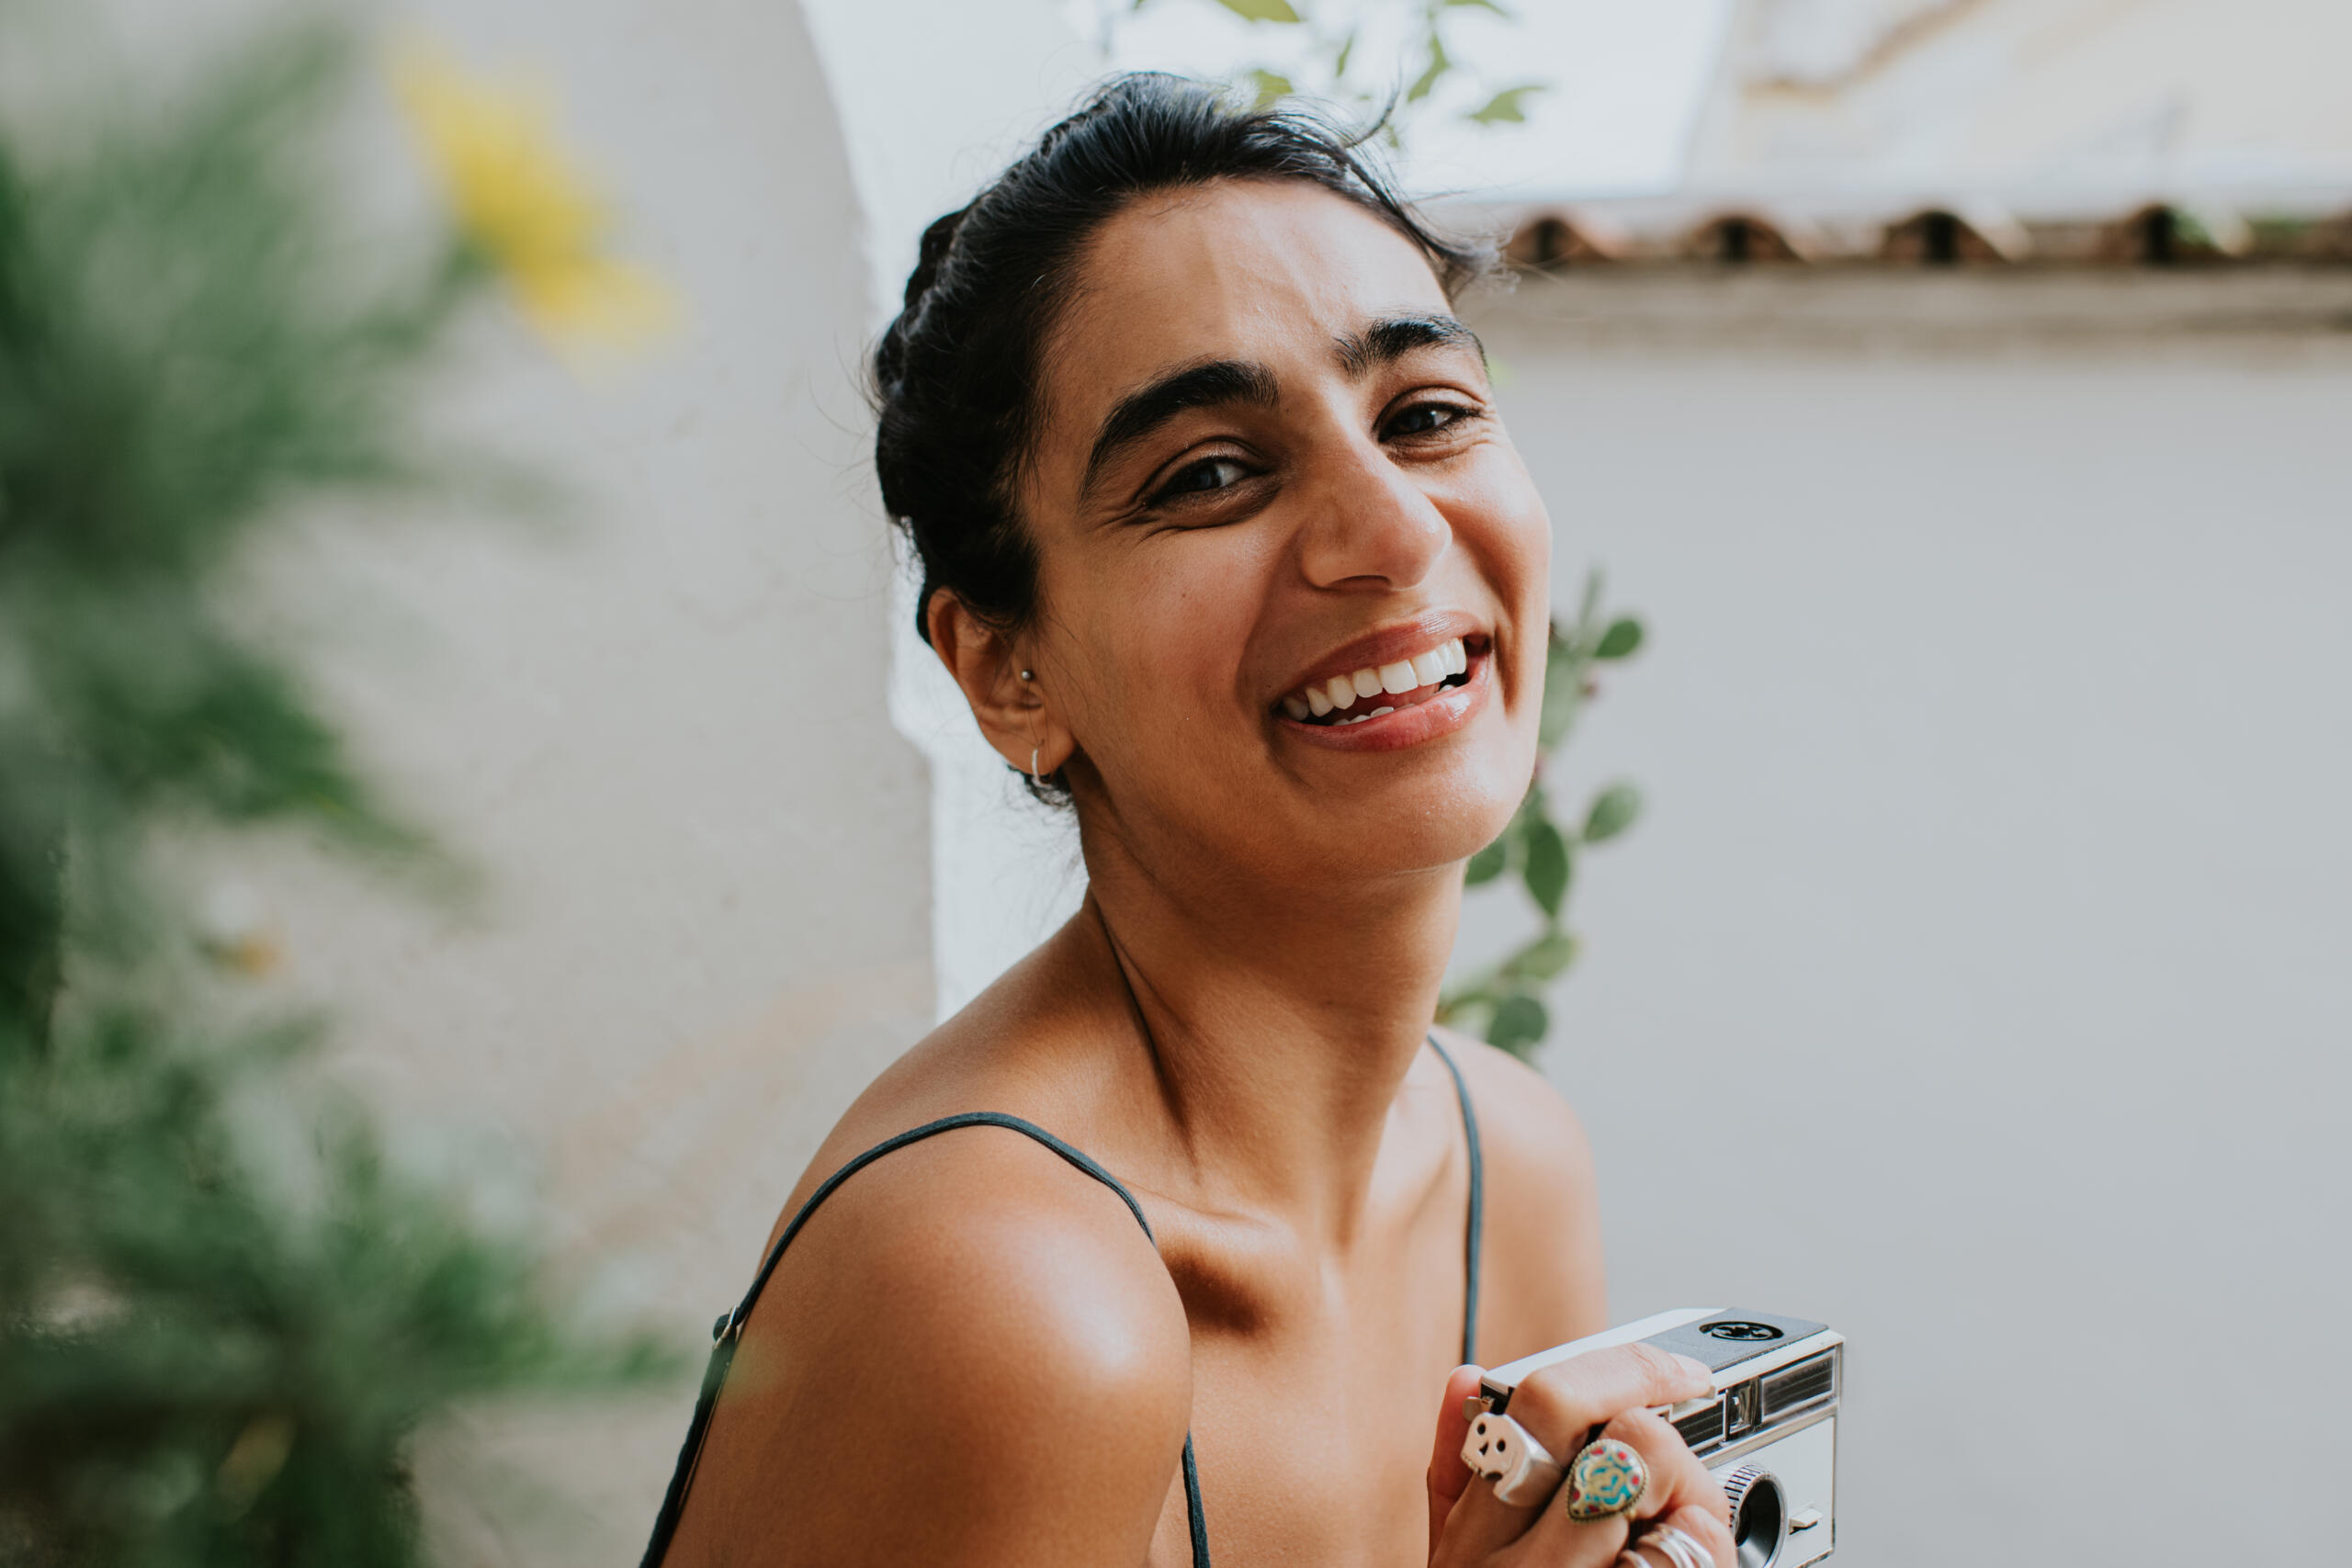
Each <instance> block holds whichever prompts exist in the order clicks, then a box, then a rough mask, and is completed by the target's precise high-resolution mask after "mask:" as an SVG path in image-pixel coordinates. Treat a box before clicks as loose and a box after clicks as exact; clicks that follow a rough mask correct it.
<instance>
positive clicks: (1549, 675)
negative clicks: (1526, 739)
mask: <svg viewBox="0 0 2352 1568" xmlns="http://www.w3.org/2000/svg"><path fill="white" fill-rule="evenodd" d="M1583 704H1584V660H1581V659H1578V658H1577V654H1576V648H1575V645H1574V644H1573V643H1571V642H1570V641H1569V640H1568V638H1567V637H1566V636H1565V635H1564V634H1563V633H1562V632H1561V630H1560V628H1559V627H1558V626H1553V628H1552V643H1551V647H1550V649H1548V650H1547V651H1546V652H1545V654H1544V705H1543V706H1542V708H1540V709H1539V710H1538V712H1537V716H1536V721H1535V743H1536V744H1537V745H1538V746H1540V747H1542V748H1543V749H1544V750H1546V751H1549V750H1552V748H1554V747H1555V746H1557V745H1558V744H1559V743H1560V742H1561V741H1563V740H1566V739H1567V738H1568V730H1569V729H1570V728H1571V727H1573V726H1574V725H1575V723H1576V721H1577V708H1578V707H1580V706H1582V705H1583Z"/></svg>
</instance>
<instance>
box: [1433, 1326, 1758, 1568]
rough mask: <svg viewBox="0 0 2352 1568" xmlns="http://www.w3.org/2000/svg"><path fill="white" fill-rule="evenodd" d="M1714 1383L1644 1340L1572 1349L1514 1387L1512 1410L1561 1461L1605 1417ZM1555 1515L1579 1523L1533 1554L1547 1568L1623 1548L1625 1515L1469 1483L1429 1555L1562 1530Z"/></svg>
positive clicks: (1460, 1554) (1597, 1558)
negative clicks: (1521, 1501)
mask: <svg viewBox="0 0 2352 1568" xmlns="http://www.w3.org/2000/svg"><path fill="white" fill-rule="evenodd" d="M1713 1390H1714V1383H1713V1379H1712V1378H1711V1377H1710V1376H1709V1374H1708V1372H1707V1369H1706V1368H1705V1367H1704V1366H1702V1365H1701V1364H1700V1363H1699V1362H1697V1361H1694V1360H1691V1359H1689V1358H1688V1357H1683V1356H1672V1355H1668V1354H1667V1353H1666V1352H1665V1351H1662V1350H1659V1349H1657V1348H1654V1347H1651V1346H1648V1345H1638V1344H1637V1345H1621V1346H1618V1347H1616V1348H1612V1349H1608V1350H1595V1351H1593V1352H1591V1353H1590V1354H1589V1355H1583V1356H1574V1357H1571V1358H1569V1359H1567V1360H1565V1361H1561V1362H1558V1363H1557V1364H1555V1365H1553V1366H1549V1367H1545V1368H1544V1370H1543V1371H1539V1372H1536V1373H1534V1374H1532V1376H1530V1377H1529V1378H1528V1379H1527V1380H1526V1381H1525V1382H1521V1384H1520V1385H1519V1387H1518V1388H1517V1389H1516V1390H1514V1391H1513V1392H1512V1393H1511V1398H1510V1415H1511V1418H1512V1419H1513V1420H1515V1421H1517V1422H1518V1423H1519V1424H1520V1425H1521V1426H1522V1427H1526V1428H1527V1429H1528V1431H1529V1432H1530V1433H1532V1435H1533V1436H1534V1438H1535V1439H1536V1440H1537V1441H1538V1442H1540V1443H1542V1444H1543V1445H1544V1448H1545V1449H1547V1450H1550V1451H1551V1454H1552V1457H1553V1458H1554V1459H1555V1460H1556V1461H1558V1462H1559V1463H1561V1464H1563V1465H1566V1464H1568V1463H1570V1462H1572V1461H1574V1460H1575V1458H1576V1456H1577V1452H1578V1451H1579V1450H1582V1449H1583V1447H1584V1446H1585V1443H1586V1441H1587V1440H1588V1439H1589V1437H1590V1435H1591V1433H1592V1430H1593V1428H1594V1427H1598V1426H1600V1424H1602V1423H1603V1422H1606V1421H1608V1420H1611V1418H1613V1417H1615V1416H1619V1415H1621V1414H1623V1412H1625V1411H1628V1410H1635V1411H1637V1410H1640V1409H1641V1408H1643V1407H1644V1406H1645V1405H1652V1404H1673V1403H1675V1402H1676V1401H1677V1400H1681V1399H1692V1398H1696V1397H1697V1396H1699V1395H1700V1394H1702V1393H1713ZM1668 1431H1669V1433H1671V1428H1668ZM1676 1440H1677V1441H1678V1442H1679V1441H1680V1439H1679V1438H1676ZM1457 1451H1458V1450H1457ZM1457 1462H1459V1461H1458V1460H1457ZM1702 1473H1703V1472H1702ZM1546 1509H1548V1510H1549V1511H1548V1512H1546V1511H1545V1510H1546ZM1554 1515H1557V1516H1559V1517H1558V1521H1557V1522H1558V1524H1559V1525H1561V1526H1566V1525H1576V1527H1577V1528H1576V1530H1575V1531H1574V1532H1573V1535H1572V1539H1563V1540H1561V1541H1559V1542H1558V1548H1557V1551H1555V1552H1554V1553H1552V1554H1542V1553H1539V1554H1537V1555H1536V1556H1535V1557H1534V1558H1533V1561H1535V1562H1542V1563H1544V1564H1545V1568H1555V1564H1556V1565H1557V1568H1584V1565H1585V1564H1587V1563H1597V1564H1606V1563H1608V1562H1610V1561H1611V1559H1613V1558H1614V1557H1615V1556H1616V1555H1617V1553H1618V1552H1619V1551H1622V1550H1623V1547H1624V1542H1625V1529H1626V1526H1625V1522H1624V1521H1623V1519H1611V1520H1602V1521H1599V1522H1597V1523H1593V1524H1578V1523H1577V1521H1575V1520H1571V1519H1569V1518H1567V1517H1566V1515H1565V1513H1564V1512H1563V1511H1562V1510H1561V1508H1560V1506H1559V1505H1558V1504H1557V1503H1556V1502H1553V1501H1551V1500H1549V1499H1546V1500H1544V1502H1541V1503H1532V1504H1527V1505H1521V1506H1514V1505H1512V1504H1509V1503H1505V1502H1504V1501H1502V1500H1501V1499H1500V1498H1498V1497H1497V1496H1496V1495H1495V1489H1494V1488H1493V1487H1492V1486H1489V1485H1487V1484H1486V1483H1468V1484H1467V1485H1466V1488H1465V1489H1464V1491H1463V1492H1462V1493H1461V1494H1460V1497H1459V1501H1457V1502H1456V1503H1455V1504H1454V1505H1453V1509H1452V1511H1451V1513H1450V1514H1449V1515H1448V1517H1447V1518H1446V1521H1445V1525H1444V1530H1443V1534H1442V1539H1441V1542H1440V1544H1441V1545H1442V1547H1443V1549H1444V1550H1443V1551H1442V1553H1436V1554H1433V1558H1432V1560H1433V1561H1442V1562H1446V1563H1455V1562H1480V1561H1482V1560H1483V1559H1484V1558H1485V1557H1486V1556H1487V1554H1489V1553H1491V1552H1494V1551H1499V1550H1501V1549H1502V1548H1503V1547H1504V1546H1507V1545H1509V1544H1510V1542H1511V1541H1513V1540H1518V1539H1519V1538H1520V1537H1521V1535H1525V1534H1528V1533H1530V1531H1531V1530H1532V1529H1541V1530H1544V1531H1546V1532H1547V1533H1549V1534H1554V1535H1560V1534H1562V1532H1561V1531H1559V1530H1557V1529H1554V1528H1553V1525H1552V1522H1551V1521H1552V1517H1553V1516H1554ZM1562 1553H1565V1555H1563V1554H1562Z"/></svg>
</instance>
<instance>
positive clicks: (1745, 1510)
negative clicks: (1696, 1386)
mask: <svg viewBox="0 0 2352 1568" xmlns="http://www.w3.org/2000/svg"><path fill="white" fill-rule="evenodd" d="M1636 1342H1641V1343H1645V1344H1650V1345H1655V1346H1657V1348H1659V1349H1661V1350H1667V1351H1670V1352H1672V1353H1673V1354H1675V1355H1679V1356H1688V1357H1690V1358H1691V1359H1693V1360H1696V1361H1701V1362H1703V1363H1705V1365H1706V1367H1707V1370H1708V1371H1711V1372H1713V1374H1714V1382H1715V1392H1714V1393H1713V1394H1711V1395H1708V1396H1707V1397H1704V1398H1701V1399H1686V1400H1684V1401H1683V1402H1682V1403H1681V1404H1677V1405H1674V1406H1672V1407H1670V1408H1662V1409H1660V1410H1659V1411H1658V1414H1659V1415H1661V1416H1665V1417H1666V1418H1667V1419H1668V1421H1671V1422H1673V1423H1674V1427H1675V1429H1676V1430H1677V1431H1679V1432H1680V1433H1681V1434H1682V1440H1683V1441H1684V1442H1685V1443H1687V1444H1689V1445H1690V1447H1691V1452H1692V1453H1694V1454H1696V1455H1697V1456H1698V1457H1699V1462H1700V1463H1702V1464H1703V1465H1705V1466H1706V1467H1707V1469H1708V1470H1709V1471H1710V1472H1712V1473H1713V1475H1714V1477H1715V1478H1716V1479H1717V1480H1718V1481H1720V1482H1722V1483H1724V1495H1725V1496H1726V1497H1727V1498H1728V1499H1729V1500H1730V1503H1731V1508H1732V1538H1733V1540H1735V1541H1736V1542H1737V1544H1738V1547H1739V1568H1805V1564H1807V1563H1813V1562H1820V1561H1821V1560H1822V1559H1823V1558H1826V1557H1827V1556H1828V1555H1829V1553H1830V1552H1831V1551H1833V1550H1835V1548H1836V1546H1837V1543H1838V1517H1837V1500H1838V1401H1839V1399H1840V1398H1841V1397H1842V1396H1843V1394H1844V1393H1845V1391H1846V1350H1845V1345H1846V1340H1845V1337H1844V1336H1843V1335H1840V1334H1838V1333H1837V1332H1836V1331H1835V1330H1833V1329H1831V1328H1829V1327H1827V1326H1826V1325H1823V1324H1818V1323H1814V1322H1810V1321H1808V1320H1806V1319H1804V1318H1801V1317H1782V1316H1780V1315H1779V1314H1773V1313H1762V1312H1746V1311H1738V1312H1734V1311H1729V1310H1726V1309H1724V1308H1722V1307H1678V1308H1676V1309H1675V1310H1674V1311H1672V1312H1662V1313H1659V1314H1657V1315H1656V1316H1654V1317H1645V1318H1643V1319H1642V1320H1641V1321H1640V1322H1638V1323H1628V1324H1625V1325H1622V1326H1620V1327H1617V1328H1612V1329H1610V1330H1609V1331H1608V1332H1606V1333H1603V1334H1595V1335H1592V1336H1590V1337H1588V1338H1584V1339H1578V1340H1575V1341H1572V1342H1571V1343H1569V1344H1566V1345H1557V1346H1555V1347H1553V1348H1551V1349H1549V1350H1541V1351H1538V1352H1537V1353H1536V1354H1534V1355H1532V1356H1527V1357H1523V1358H1521V1359H1519V1360H1516V1361H1513V1362H1511V1363H1510V1365H1508V1366H1502V1367H1497V1368H1495V1369H1494V1370H1493V1371H1489V1372H1487V1373H1486V1374H1485V1376H1484V1377H1483V1378H1482V1379H1481V1380H1480V1383H1479V1394H1480V1402H1481V1403H1483V1404H1485V1405H1486V1406H1487V1410H1488V1411H1489V1412H1490V1413H1492V1414H1494V1415H1497V1416H1500V1415H1505V1414H1508V1412H1509V1409H1510V1396H1511V1393H1512V1392H1513V1391H1514V1390H1516V1389H1517V1388H1518V1387H1519V1385H1520V1382H1521V1381H1522V1380H1523V1379H1525V1378H1527V1377H1528V1376H1529V1375H1531V1374H1532V1373H1533V1372H1535V1371H1539V1370H1541V1369H1542V1368H1544V1367H1548V1366H1551V1365H1553V1364H1554V1363H1555V1362H1558V1361H1565V1360H1566V1359H1569V1358H1570V1357H1572V1356H1581V1355H1583V1354H1585V1353H1586V1352H1588V1351H1591V1350H1605V1349H1608V1348H1611V1346H1616V1345H1631V1344H1634V1343H1636ZM1562 1462H1566V1456H1563V1460H1562Z"/></svg>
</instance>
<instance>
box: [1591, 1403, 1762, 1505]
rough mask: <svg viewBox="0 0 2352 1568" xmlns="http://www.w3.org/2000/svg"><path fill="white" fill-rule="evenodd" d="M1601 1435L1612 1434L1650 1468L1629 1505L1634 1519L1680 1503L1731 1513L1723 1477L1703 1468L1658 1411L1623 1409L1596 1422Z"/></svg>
mask: <svg viewBox="0 0 2352 1568" xmlns="http://www.w3.org/2000/svg"><path fill="white" fill-rule="evenodd" d="M1601 1436H1603V1437H1606V1438H1616V1439H1617V1440H1618V1441H1619V1442H1621V1443H1623V1444H1625V1445H1626V1446H1627V1447H1629V1448H1631V1449H1632V1450H1634V1452H1635V1453H1637V1454H1640V1455H1641V1456H1642V1463H1643V1465H1644V1467H1645V1468H1646V1469H1647V1470H1648V1472H1649V1477H1650V1478H1649V1484H1648V1485H1646V1486H1645V1487H1644V1488H1643V1489H1642V1495H1641V1497H1640V1499H1639V1500H1638V1501H1637V1502H1635V1503H1634V1506H1633V1509H1632V1513H1633V1517H1634V1518H1635V1519H1637V1520H1638V1519H1654V1518H1657V1517H1659V1516H1660V1515H1662V1514H1668V1513H1673V1512H1675V1511H1676V1510H1678V1509H1681V1508H1685V1507H1697V1508H1700V1509H1702V1510H1703V1511H1705V1512H1709V1513H1712V1514H1713V1516H1714V1517H1716V1518H1718V1519H1728V1518H1730V1517H1731V1507H1730V1505H1729V1504H1728V1503H1726V1502H1725V1501H1724V1489H1723V1483H1720V1482H1718V1481H1717V1480H1716V1479H1715V1478H1714V1477H1713V1475H1711V1474H1709V1473H1708V1472H1707V1467H1706V1466H1705V1465H1703V1464H1701V1463H1700V1462H1699V1459H1698V1456H1697V1455H1696V1454H1693V1453H1692V1452H1691V1446H1690V1445H1689V1444H1688V1443H1685V1442H1684V1441H1683V1440H1682V1434H1681V1433H1679V1432H1678V1431H1676V1430H1675V1429H1674V1428H1673V1427H1670V1426H1668V1424H1667V1422H1666V1420H1665V1418H1664V1417H1663V1416H1654V1415H1652V1414H1651V1413H1650V1412H1648V1411H1647V1410H1628V1411H1627V1412H1625V1413H1624V1414H1623V1415H1622V1416H1616V1417H1614V1418H1612V1419H1611V1421H1610V1423H1609V1425H1608V1426H1607V1427H1603V1428H1601Z"/></svg>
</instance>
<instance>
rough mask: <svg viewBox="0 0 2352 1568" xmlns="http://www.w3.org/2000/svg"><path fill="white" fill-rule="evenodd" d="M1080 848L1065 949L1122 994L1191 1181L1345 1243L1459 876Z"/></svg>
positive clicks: (1425, 1019)
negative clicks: (1153, 863) (1256, 868)
mask: <svg viewBox="0 0 2352 1568" xmlns="http://www.w3.org/2000/svg"><path fill="white" fill-rule="evenodd" d="M1122 849H1123V847H1122V846H1118V845H1115V844H1097V843H1089V844H1088V846H1087V854H1086V863H1087V871H1088V875H1089V881H1090V886H1089V889H1088V893H1087V897H1086V904H1085V907H1084V908H1083V909H1082V910H1081V911H1080V915H1079V918H1078V919H1076V920H1074V921H1073V922H1072V923H1071V928H1070V930H1069V933H1068V934H1069V937H1070V938H1072V939H1073V940H1075V941H1076V942H1080V943H1081V944H1083V945H1084V946H1085V947H1086V948H1088V949H1090V950H1091V952H1090V953H1088V957H1089V959H1090V964H1089V966H1090V968H1091V969H1094V970H1095V972H1096V974H1097V976H1098V978H1099V980H1100V981H1101V983H1102V984H1103V987H1104V988H1105V990H1106V991H1110V992H1113V993H1114V994H1116V993H1119V992H1124V993H1125V1001H1126V1005H1127V1010H1128V1013H1129V1016H1130V1019H1131V1021H1132V1023H1133V1026H1134V1036H1135V1042H1136V1045H1137V1046H1138V1047H1139V1049H1140V1051H1141V1053H1142V1056H1141V1059H1140V1060H1139V1062H1138V1066H1139V1067H1148V1071H1149V1073H1150V1075H1151V1077H1152V1079H1153V1082H1154V1085H1155V1088H1156V1090H1157V1093H1158V1097H1159V1104H1160V1106H1161V1107H1162V1109H1163V1110H1164V1111H1165V1114H1166V1117H1167V1119H1168V1122H1169V1124H1170V1130H1171V1131H1172V1134H1173V1137H1174V1140H1175V1145H1174V1146H1175V1147H1176V1148H1177V1149H1178V1150H1179V1151H1180V1158H1181V1159H1182V1161H1183V1162H1184V1163H1185V1164H1186V1165H1188V1166H1189V1167H1190V1170H1191V1175H1192V1179H1194V1180H1196V1181H1197V1182H1198V1184H1199V1185H1200V1187H1201V1188H1202V1189H1203V1190H1204V1192H1207V1193H1215V1194H1216V1195H1217V1196H1218V1197H1219V1198H1221V1199H1223V1200H1224V1201H1233V1202H1238V1203H1241V1204H1245V1205H1253V1206H1254V1205H1258V1204H1267V1205H1273V1206H1277V1207H1280V1208H1283V1209H1284V1210H1288V1211H1292V1212H1293V1213H1294V1214H1295V1217H1296V1218H1297V1220H1298V1221H1299V1222H1300V1223H1302V1224H1308V1225H1311V1226H1313V1227H1315V1228H1316V1229H1317V1230H1319V1231H1321V1232H1322V1233H1323V1234H1324V1235H1325V1237H1326V1239H1328V1240H1329V1241H1332V1242H1334V1243H1344V1242H1345V1240H1346V1239H1347V1237H1348V1235H1350V1234H1351V1232H1352V1231H1353V1229H1354V1226H1355V1223H1356V1220H1357V1218H1358V1217H1359V1216H1360V1214H1361V1213H1362V1211H1363V1203H1364V1201H1365V1198H1366V1195H1367V1194H1368V1192H1369V1190H1370V1188H1371V1184H1372V1177H1373V1169H1374V1164H1375V1163H1376V1161H1377V1159H1378V1156H1379V1153H1380V1146H1381V1140H1382V1137H1383V1135H1384V1134H1385V1131H1386V1129H1387V1126H1388V1123H1389V1117H1390V1114H1391V1111H1392V1110H1393V1109H1394V1107H1395V1105H1396V1103H1397V1091H1398V1089H1399V1088H1400V1087H1401V1085H1402V1083H1403V1081H1404V1078H1405V1075H1406V1073H1407V1071H1408V1069H1409V1068H1410V1066H1412V1063H1413V1060H1414V1058H1415V1056H1416V1055H1418V1054H1419V1050H1420V1047H1421V1043H1422V1041H1423V1039H1424V1038H1425V1037H1426V1035H1427V1033H1428V1031H1429V1025H1430V1018H1431V1017H1432V1016H1433V1014H1434V1013H1435V1011H1436V1007H1437V998H1438V991H1439V987H1440V986H1441V984H1442V981H1443V978H1444V974H1445V965H1446V960H1447V958H1448V956H1449V955H1450V954H1451V953H1452V952H1453V938H1454V932H1455V929H1456V927H1457V926H1458V924H1459V922H1460V919H1461V908H1462V878H1461V874H1460V871H1459V869H1458V868H1455V867H1453V866H1440V867H1436V868H1433V869H1431V870H1429V871H1423V872H1416V873H1411V874H1397V875H1394V876H1390V877H1386V878H1384V879H1382V880H1381V881H1379V882H1378V883H1376V884H1367V885H1363V886H1355V887H1338V888H1335V887H1332V886H1328V885H1325V886H1316V887H1312V888H1301V887H1296V886H1291V887H1278V886H1267V885H1265V884H1263V883H1259V882H1256V881H1254V880H1251V881H1246V882H1245V880H1244V879H1241V878H1238V877H1228V878H1224V879H1218V878H1214V877H1202V876H1198V875H1193V876H1187V877H1186V878H1184V879H1183V880H1182V881H1173V880H1171V879H1170V878H1168V877H1165V876H1155V875H1153V874H1151V873H1150V872H1149V871H1148V869H1147V868H1146V867H1145V866H1143V865H1142V864H1141V863H1138V862H1137V861H1136V859H1135V858H1133V857H1132V856H1130V855H1128V854H1125V853H1124V852H1122Z"/></svg>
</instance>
